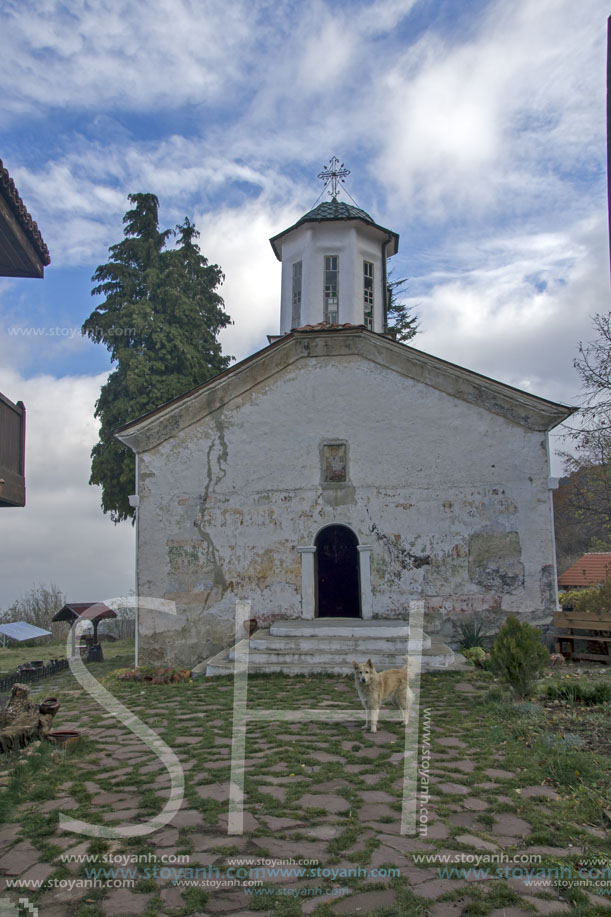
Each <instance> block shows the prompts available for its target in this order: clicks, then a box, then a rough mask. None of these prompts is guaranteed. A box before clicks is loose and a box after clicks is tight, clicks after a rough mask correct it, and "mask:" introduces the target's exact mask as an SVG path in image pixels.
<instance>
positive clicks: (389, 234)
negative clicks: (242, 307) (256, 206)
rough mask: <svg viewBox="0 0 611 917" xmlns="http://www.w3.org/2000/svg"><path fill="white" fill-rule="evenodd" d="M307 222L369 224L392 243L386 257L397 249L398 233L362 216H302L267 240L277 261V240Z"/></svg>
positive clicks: (279, 256)
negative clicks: (317, 217) (322, 217)
mask: <svg viewBox="0 0 611 917" xmlns="http://www.w3.org/2000/svg"><path fill="white" fill-rule="evenodd" d="M308 223H319V224H320V223H362V224H363V226H370V227H371V228H372V229H377V230H378V232H382V233H384V234H385V235H386V237H387V239H388V243H387V244H390V243H391V242H393V243H394V245H393V246H392V251H387V253H386V254H387V257H389V258H390V257H391V256H392V255H395V254H396V253H397V252H398V250H399V234H398V233H396V232H394V231H393V230H392V229H386V227H385V226H380V225H379V224H378V223H374V222H373V220H364V219H363V218H362V217H357V216H350V217H337V218H336V219H329V218H325V219H316V217H308V218H307V219H304V218H303V217H302V218H301V219H300V220H297V222H296V223H293V225H292V226H289V228H288V229H283V230H282V232H279V233H277V235H275V236H272V237H271V239H270V240H269V243H270V245H271V247H272V249H273V251H274V254H275V256H276V258H277V259H278V261H282V248H281V247H280V246H278V244H277V243H278V241H279V240H280V239H283V238H284V236H287V235H288V234H289V233H291V232H293V231H294V230H295V229H299V228H300V227H301V226H306V225H307V224H308Z"/></svg>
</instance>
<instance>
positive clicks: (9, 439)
mask: <svg viewBox="0 0 611 917" xmlns="http://www.w3.org/2000/svg"><path fill="white" fill-rule="evenodd" d="M50 263H51V258H50V257H49V250H48V248H47V246H46V245H45V243H44V240H43V238H42V235H41V234H40V230H39V229H38V226H37V225H36V223H35V222H34V220H33V219H32V217H31V216H30V214H29V213H28V211H27V210H26V207H25V205H24V203H23V201H22V200H21V197H20V196H19V192H18V191H17V187H16V185H15V182H14V181H13V179H12V178H11V177H10V175H9V173H8V171H7V169H6V168H5V167H4V165H3V163H2V160H1V159H0V277H38V278H41V277H43V276H44V269H45V267H46V266H47V265H48V264H50ZM6 506H25V406H24V404H23V402H21V401H18V402H17V404H15V403H14V402H12V401H11V400H10V399H9V398H7V397H6V396H5V395H3V394H2V393H1V392H0V507H6Z"/></svg>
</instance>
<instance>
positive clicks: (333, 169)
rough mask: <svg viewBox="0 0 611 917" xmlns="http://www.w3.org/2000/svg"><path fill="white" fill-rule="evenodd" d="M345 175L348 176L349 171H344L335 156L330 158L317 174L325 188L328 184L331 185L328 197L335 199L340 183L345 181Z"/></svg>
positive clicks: (342, 165) (342, 164)
mask: <svg viewBox="0 0 611 917" xmlns="http://www.w3.org/2000/svg"><path fill="white" fill-rule="evenodd" d="M347 175H350V169H344V163H343V162H342V163H340V161H339V159H338V158H337V156H332V157H331V160H330V162H329V165H328V166H325V167H324V169H323V170H322V172H319V173H318V178H320V179H322V181H323V182H324V183H325V188H326V187H327V186H328V185H329V184H330V185H331V190H330V191H329V195H330V196H331V197H333V198H335V197H337V192H338V190H339V185H340V182H343V181H345V178H346V176H347Z"/></svg>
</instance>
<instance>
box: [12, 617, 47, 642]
mask: <svg viewBox="0 0 611 917" xmlns="http://www.w3.org/2000/svg"><path fill="white" fill-rule="evenodd" d="M0 634H2V635H3V636H4V637H10V639H11V640H19V641H21V640H34V638H35V637H48V636H50V634H51V631H50V630H43V629H42V627H35V626H34V625H33V624H28V623H27V622H26V621H12V622H11V623H10V624H0Z"/></svg>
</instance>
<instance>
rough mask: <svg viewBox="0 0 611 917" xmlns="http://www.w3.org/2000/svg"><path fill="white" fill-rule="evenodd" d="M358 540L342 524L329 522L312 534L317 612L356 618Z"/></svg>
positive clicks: (358, 609) (358, 604)
mask: <svg viewBox="0 0 611 917" xmlns="http://www.w3.org/2000/svg"><path fill="white" fill-rule="evenodd" d="M357 544H358V539H357V537H356V535H355V534H354V532H353V531H352V530H351V529H349V528H348V527H347V526H345V525H329V526H327V527H326V528H324V529H322V531H320V532H319V533H318V535H317V537H316V541H315V545H316V587H317V601H316V605H317V615H318V617H319V618H330V617H337V618H360V617H361V597H360V585H359V554H358V551H357V549H356V548H357Z"/></svg>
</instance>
